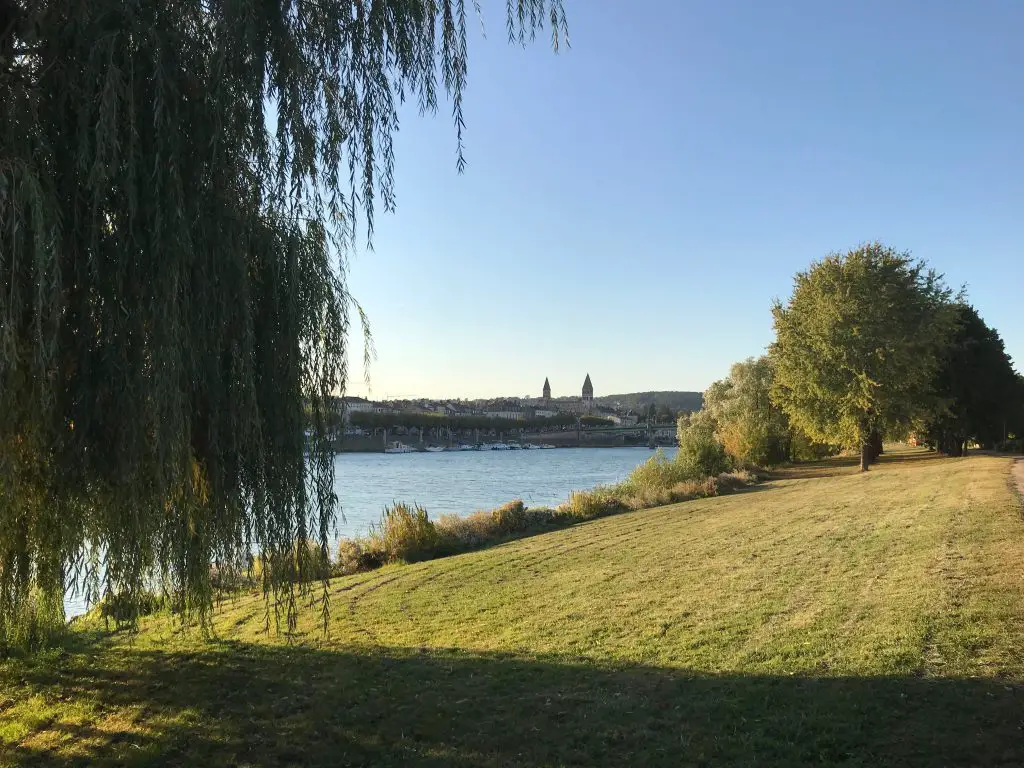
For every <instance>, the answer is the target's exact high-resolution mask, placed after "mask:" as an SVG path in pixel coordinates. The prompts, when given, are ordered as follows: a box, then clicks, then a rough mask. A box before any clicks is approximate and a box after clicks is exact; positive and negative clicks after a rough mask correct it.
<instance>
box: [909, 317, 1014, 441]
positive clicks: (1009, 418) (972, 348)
mask: <svg viewBox="0 0 1024 768" xmlns="http://www.w3.org/2000/svg"><path fill="white" fill-rule="evenodd" d="M955 312H956V328H955V330H954V332H953V334H952V337H951V338H950V341H949V344H948V345H947V346H946V348H945V349H944V350H943V353H942V356H941V360H940V362H941V366H940V368H939V370H938V371H937V372H936V375H935V379H934V382H933V391H934V395H935V397H936V404H935V410H934V411H933V412H932V413H929V414H928V415H927V416H926V417H925V418H924V420H923V423H922V426H921V432H922V434H923V436H924V437H925V439H926V440H927V441H928V442H929V443H930V444H931V445H932V446H933V447H935V448H937V449H938V450H940V451H942V452H943V453H946V454H949V455H951V456H961V455H963V453H964V450H965V449H966V445H967V442H968V441H970V440H975V441H977V442H978V443H980V444H982V445H985V446H988V447H992V446H994V445H996V444H998V443H1000V442H1001V441H1002V440H1003V439H1004V438H1005V437H1006V436H1007V434H1008V433H1009V428H1010V425H1011V423H1012V422H1013V417H1014V411H1015V408H1016V406H1017V403H1016V399H1017V376H1016V373H1015V371H1014V369H1013V362H1012V361H1011V360H1010V356H1009V355H1007V354H1006V350H1005V348H1004V347H1003V340H1002V339H1001V338H1000V337H999V333H998V332H997V331H996V330H995V329H993V328H989V327H988V325H986V324H985V321H984V320H982V319H981V316H980V315H978V312H977V310H975V309H974V307H971V306H970V305H968V304H958V305H957V306H956V307H955Z"/></svg>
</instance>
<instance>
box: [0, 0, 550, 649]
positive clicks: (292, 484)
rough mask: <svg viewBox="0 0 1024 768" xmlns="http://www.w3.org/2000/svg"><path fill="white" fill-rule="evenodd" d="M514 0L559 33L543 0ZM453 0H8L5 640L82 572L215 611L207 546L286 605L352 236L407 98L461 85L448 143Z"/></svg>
mask: <svg viewBox="0 0 1024 768" xmlns="http://www.w3.org/2000/svg"><path fill="white" fill-rule="evenodd" d="M474 5H475V4H474ZM477 10H479V9H477ZM507 13H508V25H509V28H508V31H509V35H510V37H512V38H514V39H521V40H525V39H526V38H528V37H532V36H533V35H534V34H535V32H536V31H537V30H539V29H541V28H543V27H545V26H547V27H549V28H550V29H551V32H552V42H553V43H554V45H555V46H556V47H557V46H558V44H559V42H560V41H562V40H564V39H565V18H564V13H563V11H562V7H561V3H560V0H507ZM466 16H467V13H466V7H465V0H354V1H353V0H349V1H348V2H331V1H329V0H272V1H271V2H266V1H261V2H257V0H159V1H158V0H141V1H140V2H134V3H125V2H123V1H122V0H90V2H88V3H83V2H79V1H78V0H36V1H35V2H27V0H23V1H21V2H18V1H16V0H0V278H2V279H0V644H5V643H7V642H8V641H9V640H10V638H12V637H14V636H15V635H16V633H17V632H18V631H21V630H19V629H18V628H19V627H23V626H24V624H25V621H26V618H25V617H26V611H28V610H30V609H33V606H35V607H37V608H38V609H39V610H40V611H42V613H43V614H45V615H46V616H49V617H50V619H52V620H59V619H60V618H61V615H60V614H61V607H60V606H61V599H62V595H63V592H64V589H65V587H66V585H67V583H68V581H69V578H71V575H72V574H75V573H77V572H78V571H81V570H84V571H87V572H90V573H91V574H92V575H93V577H95V576H96V574H98V573H99V572H100V571H102V573H103V579H102V582H98V581H96V580H95V578H94V579H93V581H92V582H91V583H92V584H93V588H94V589H98V590H100V591H105V592H117V593H119V594H121V595H122V597H125V598H126V599H127V601H128V603H129V604H132V600H133V599H134V598H136V597H137V596H138V595H140V594H141V592H142V590H143V589H144V588H145V587H146V585H147V583H149V581H150V580H152V579H158V580H159V581H160V582H161V583H162V584H163V585H165V586H166V587H167V589H168V591H169V593H170V594H171V595H173V596H174V599H175V601H176V604H177V606H178V608H179V610H181V611H182V613H183V614H184V615H185V616H187V617H191V618H197V619H198V620H199V621H200V622H203V623H205V622H206V621H207V620H208V617H209V611H210V606H211V599H212V582H211V565H212V564H217V565H219V566H223V567H241V566H242V565H243V564H245V563H246V562H249V561H250V559H251V558H252V557H253V556H254V555H258V556H259V557H260V559H261V562H263V563H264V564H266V567H263V568H262V570H261V573H262V578H263V580H264V589H265V592H266V594H267V595H268V598H269V599H268V606H269V607H270V608H271V609H272V610H273V612H274V614H275V615H276V616H277V617H279V618H280V617H281V616H282V615H283V616H284V617H285V619H286V621H287V623H288V625H289V626H292V625H293V624H294V621H295V600H296V589H297V588H296V586H295V584H296V583H297V584H299V585H300V586H299V587H298V591H299V593H302V592H303V590H304V589H305V587H304V586H302V585H306V584H308V583H310V582H311V581H315V580H316V579H317V578H320V577H319V576H317V574H320V573H321V572H322V568H318V567H317V564H316V560H317V557H316V556H312V557H307V556H305V555H303V554H301V553H306V552H309V551H312V552H314V553H316V552H318V551H319V552H320V556H321V557H322V556H325V555H326V548H327V541H328V537H329V534H330V529H331V525H332V521H333V520H334V518H335V515H336V514H337V512H338V510H339V500H338V499H337V498H336V497H335V495H334V476H333V472H334V465H333V460H332V454H331V451H330V444H329V434H328V430H329V425H330V424H331V423H332V422H333V418H332V416H333V414H332V413H331V408H332V403H333V402H335V400H334V398H333V397H332V396H334V395H336V394H337V393H339V392H341V391H343V390H344V387H345V382H346V378H347V374H348V368H347V358H346V338H347V335H348V333H349V330H350V325H351V322H352V319H353V308H354V307H355V308H356V309H358V307H357V306H356V305H354V304H353V302H352V300H351V297H350V296H349V294H348V292H347V289H346V285H345V255H346V253H347V252H348V250H349V248H350V246H351V244H352V242H353V239H354V237H355V233H356V228H357V223H358V221H359V220H360V218H361V219H362V220H363V221H365V222H366V226H367V230H368V232H369V233H370V234H372V230H373V220H374V218H373V217H374V211H375V209H376V207H377V206H378V203H379V204H380V205H383V207H384V209H385V210H391V209H393V208H394V205H395V199H394V194H393V180H394V155H393V150H392V136H393V134H394V131H395V130H396V129H397V125H398V112H397V110H398V108H399V105H400V103H401V102H402V101H404V100H407V99H414V100H415V103H416V104H417V105H418V106H419V108H420V109H421V110H422V111H427V112H429V111H432V110H434V109H435V108H436V106H437V103H438V93H439V91H440V90H442V89H443V91H444V92H445V93H447V94H448V95H449V96H450V97H451V99H452V101H453V106H454V119H455V126H456V134H457V148H458V152H459V154H458V164H459V167H460V168H461V166H462V155H461V151H462V129H463V125H464V123H463V119H462V113H461V105H462V92H463V89H464V87H465V85H466V72H467V61H466V58H467V52H466V24H467V19H466ZM355 317H357V318H361V317H362V315H361V312H357V313H356V314H355ZM307 432H308V434H309V437H308V438H307ZM79 575H80V574H79ZM321 604H322V606H323V610H324V612H325V614H324V615H325V618H326V611H327V609H328V603H327V592H326V584H325V585H324V591H323V594H322V603H321Z"/></svg>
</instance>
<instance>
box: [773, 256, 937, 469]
mask: <svg viewBox="0 0 1024 768" xmlns="http://www.w3.org/2000/svg"><path fill="white" fill-rule="evenodd" d="M794 283H795V285H794V290H793V295H792V297H791V298H790V300H789V302H788V303H786V304H782V303H781V302H776V304H775V306H774V307H773V309H772V314H773V315H774V317H775V332H776V339H775V342H774V343H773V344H772V346H771V352H770V354H771V357H772V363H773V367H774V371H775V381H774V384H773V389H772V396H773V398H774V399H775V401H776V402H777V403H778V404H779V405H780V406H781V407H782V409H783V410H784V411H785V412H786V414H787V415H788V416H789V418H790V420H791V421H792V422H793V424H794V425H795V426H796V427H798V428H800V429H802V430H804V431H805V432H806V433H807V434H808V435H809V436H810V437H812V438H814V439H815V440H820V441H822V442H827V443H835V444H840V445H847V446H856V447H858V448H859V450H860V453H861V469H862V470H866V469H867V468H868V465H869V464H870V463H871V462H872V461H873V460H874V459H875V458H876V457H877V451H878V449H879V443H880V440H881V436H883V435H885V434H887V433H888V432H889V431H890V430H898V429H900V428H907V427H908V426H909V425H910V423H911V421H912V419H914V418H915V417H917V416H920V415H922V414H923V413H925V412H926V411H927V410H928V407H929V405H930V403H932V402H933V399H932V392H931V386H932V381H933V377H934V376H935V373H936V371H937V370H938V366H939V363H940V355H941V353H942V350H943V348H944V345H945V344H946V343H947V339H948V338H949V334H950V332H951V330H952V327H953V323H954V313H953V311H952V308H953V305H952V304H950V298H951V295H952V294H951V292H950V290H949V289H948V288H947V287H946V286H945V284H944V283H943V281H942V278H941V276H940V275H938V274H937V273H935V272H934V270H930V269H928V268H927V267H926V265H925V264H924V263H923V262H920V261H914V260H912V259H911V258H910V256H909V255H908V254H906V253H897V252H896V251H894V250H893V249H891V248H887V247H885V246H883V245H881V244H878V243H874V244H871V245H865V246H862V247H860V248H858V249H856V250H853V251H850V252H849V253H847V254H845V255H838V254H837V255H832V256H828V257H827V258H825V259H823V260H822V261H820V262H816V263H815V264H812V265H811V268H810V269H809V270H808V271H806V272H800V273H798V274H797V276H796V278H795V281H794Z"/></svg>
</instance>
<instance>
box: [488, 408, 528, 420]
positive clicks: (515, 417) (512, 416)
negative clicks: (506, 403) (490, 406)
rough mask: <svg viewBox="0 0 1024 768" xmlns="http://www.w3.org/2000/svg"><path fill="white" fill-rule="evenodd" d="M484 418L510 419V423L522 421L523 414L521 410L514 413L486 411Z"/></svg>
mask: <svg viewBox="0 0 1024 768" xmlns="http://www.w3.org/2000/svg"><path fill="white" fill-rule="evenodd" d="M484 416H486V417H487V418H488V419H509V420H510V421H522V420H523V412H522V411H520V410H514V411H484Z"/></svg>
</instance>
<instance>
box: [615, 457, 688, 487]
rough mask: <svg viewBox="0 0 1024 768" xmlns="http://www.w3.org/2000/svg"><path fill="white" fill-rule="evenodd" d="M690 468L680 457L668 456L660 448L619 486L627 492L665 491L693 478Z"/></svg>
mask: <svg viewBox="0 0 1024 768" xmlns="http://www.w3.org/2000/svg"><path fill="white" fill-rule="evenodd" d="M690 470H691V468H690V467H688V466H686V465H685V464H684V463H683V462H681V461H679V460H678V459H676V460H670V459H669V458H667V457H666V456H665V454H664V453H663V452H662V450H661V449H660V448H659V449H658V450H657V451H655V453H654V455H653V456H651V458H649V459H648V460H647V461H645V462H644V463H643V464H641V465H640V466H639V467H637V468H636V469H634V470H633V471H632V472H630V473H629V475H628V476H627V477H626V479H625V480H623V481H622V482H621V483H620V484H619V486H618V488H619V490H621V491H623V492H626V493H644V492H648V493H649V492H651V491H664V490H668V489H669V488H671V487H672V486H673V485H675V484H676V483H682V482H685V481H687V480H692V479H693V475H692V474H690Z"/></svg>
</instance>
